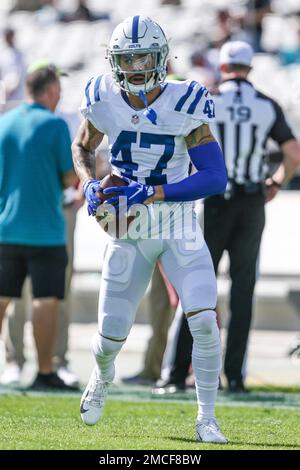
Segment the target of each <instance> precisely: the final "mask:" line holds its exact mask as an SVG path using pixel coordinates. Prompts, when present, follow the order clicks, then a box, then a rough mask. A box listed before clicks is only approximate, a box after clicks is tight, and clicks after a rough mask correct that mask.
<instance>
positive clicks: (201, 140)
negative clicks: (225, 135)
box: [185, 124, 215, 149]
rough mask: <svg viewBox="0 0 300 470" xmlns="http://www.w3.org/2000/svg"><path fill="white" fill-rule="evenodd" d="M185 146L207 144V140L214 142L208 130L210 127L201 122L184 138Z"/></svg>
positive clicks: (191, 146)
mask: <svg viewBox="0 0 300 470" xmlns="http://www.w3.org/2000/svg"><path fill="white" fill-rule="evenodd" d="M185 141H186V145H187V148H188V149H190V148H193V147H197V146H198V145H204V144H208V143H209V142H215V138H214V136H213V135H212V133H211V132H210V128H209V126H208V125H207V124H202V125H201V126H199V127H197V129H194V130H193V131H192V132H191V133H190V134H189V135H188V136H187V137H186V138H185Z"/></svg>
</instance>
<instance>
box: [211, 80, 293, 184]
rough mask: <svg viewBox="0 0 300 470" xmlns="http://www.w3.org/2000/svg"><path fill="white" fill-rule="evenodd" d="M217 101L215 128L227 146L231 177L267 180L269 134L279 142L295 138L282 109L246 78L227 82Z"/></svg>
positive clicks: (222, 85) (246, 180) (225, 148)
mask: <svg viewBox="0 0 300 470" xmlns="http://www.w3.org/2000/svg"><path fill="white" fill-rule="evenodd" d="M214 101H215V105H216V122H215V125H214V128H213V129H212V130H213V133H214V134H215V136H216V138H217V140H218V141H219V143H220V145H221V147H222V149H223V153H224V156H225V161H226V166H227V171H228V178H229V179H231V180H233V181H235V182H236V183H238V184H244V183H246V182H248V181H251V182H254V183H257V182H261V181H264V180H265V178H266V176H267V173H268V165H267V163H266V162H265V154H266V152H265V147H266V143H267V140H268V138H269V137H270V138H272V139H273V140H275V141H276V142H277V143H278V144H279V145H282V144H283V143H285V142H287V141H288V140H290V139H293V138H294V136H293V134H292V131H291V129H290V127H289V126H288V124H287V122H286V120H285V117H284V114H283V112H282V109H281V108H280V106H279V105H278V104H277V103H276V102H275V101H274V100H272V99H271V98H269V97H267V96H266V95H264V94H262V93H260V92H259V91H257V90H256V89H255V88H254V87H253V85H252V84H251V83H250V82H248V81H247V80H244V79H233V80H228V81H225V82H223V83H222V84H221V85H220V87H219V94H217V95H215V96H214Z"/></svg>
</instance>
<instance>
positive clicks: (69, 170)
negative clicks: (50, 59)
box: [0, 63, 77, 389]
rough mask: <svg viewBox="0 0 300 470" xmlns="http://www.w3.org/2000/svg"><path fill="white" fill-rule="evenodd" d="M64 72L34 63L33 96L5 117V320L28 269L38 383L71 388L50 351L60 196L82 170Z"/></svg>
mask: <svg viewBox="0 0 300 470" xmlns="http://www.w3.org/2000/svg"><path fill="white" fill-rule="evenodd" d="M59 75H60V72H59V71H58V69H57V68H56V67H55V66H54V65H49V64H46V63H40V64H38V65H35V66H33V67H31V69H29V72H28V75H27V78H26V88H27V94H28V96H29V102H28V103H24V104H21V105H20V106H19V107H18V108H16V109H14V110H13V111H10V112H8V113H7V114H5V115H3V116H1V117H0V326H1V323H2V319H3V317H4V313H5V310H6V307H7V305H8V304H9V302H10V300H11V299H12V298H19V297H20V296H21V291H22V287H23V284H24V280H25V278H26V276H27V275H29V276H30V278H31V284H32V291H33V332H34V337H35V342H36V346H37V353H38V362H39V372H38V374H37V376H36V379H35V380H34V382H33V384H32V387H33V388H34V389H41V388H44V387H45V388H49V387H51V388H67V387H66V386H65V384H64V383H63V382H62V380H61V379H60V378H59V377H58V376H57V374H56V373H55V372H53V364H52V355H53V346H54V341H55V338H56V324H57V309H58V301H59V299H62V298H63V297H64V284H65V269H66V264H67V253H66V247H65V227H64V216H63V209H62V196H63V189H64V188H66V187H70V186H72V185H76V183H77V177H76V175H75V173H74V170H73V164H72V158H71V140H70V135H69V131H68V128H67V124H66V123H65V122H64V121H63V120H62V119H61V118H59V117H57V116H55V114H54V111H55V108H56V106H57V103H58V101H59V99H60V91H61V88H60V78H59Z"/></svg>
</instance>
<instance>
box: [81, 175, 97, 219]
mask: <svg viewBox="0 0 300 470" xmlns="http://www.w3.org/2000/svg"><path fill="white" fill-rule="evenodd" d="M100 184H101V181H98V180H87V181H86V182H85V183H84V185H83V192H84V195H85V198H86V200H87V202H88V213H89V215H93V216H94V215H96V212H97V208H98V207H99V206H100V204H101V200H100V199H99V198H98V197H97V196H96V194H95V193H96V192H98V191H100V192H102V188H101V187H100Z"/></svg>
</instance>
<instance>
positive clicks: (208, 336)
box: [188, 310, 221, 421]
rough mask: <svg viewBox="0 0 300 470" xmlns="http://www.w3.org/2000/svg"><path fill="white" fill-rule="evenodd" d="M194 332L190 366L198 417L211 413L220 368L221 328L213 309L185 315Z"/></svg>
mask: <svg viewBox="0 0 300 470" xmlns="http://www.w3.org/2000/svg"><path fill="white" fill-rule="evenodd" d="M188 323H189V327H190V330H191V333H192V336H193V350H192V366H193V369H194V374H195V385H196V393H197V402H198V416H197V420H198V421H200V420H202V419H210V418H213V417H214V410H215V402H216V397H217V391H218V385H219V376H220V370H221V342H220V332H219V329H218V326H217V322H216V313H215V312H214V311H213V310H206V311H204V312H199V313H197V314H195V315H193V316H191V317H190V318H188Z"/></svg>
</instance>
